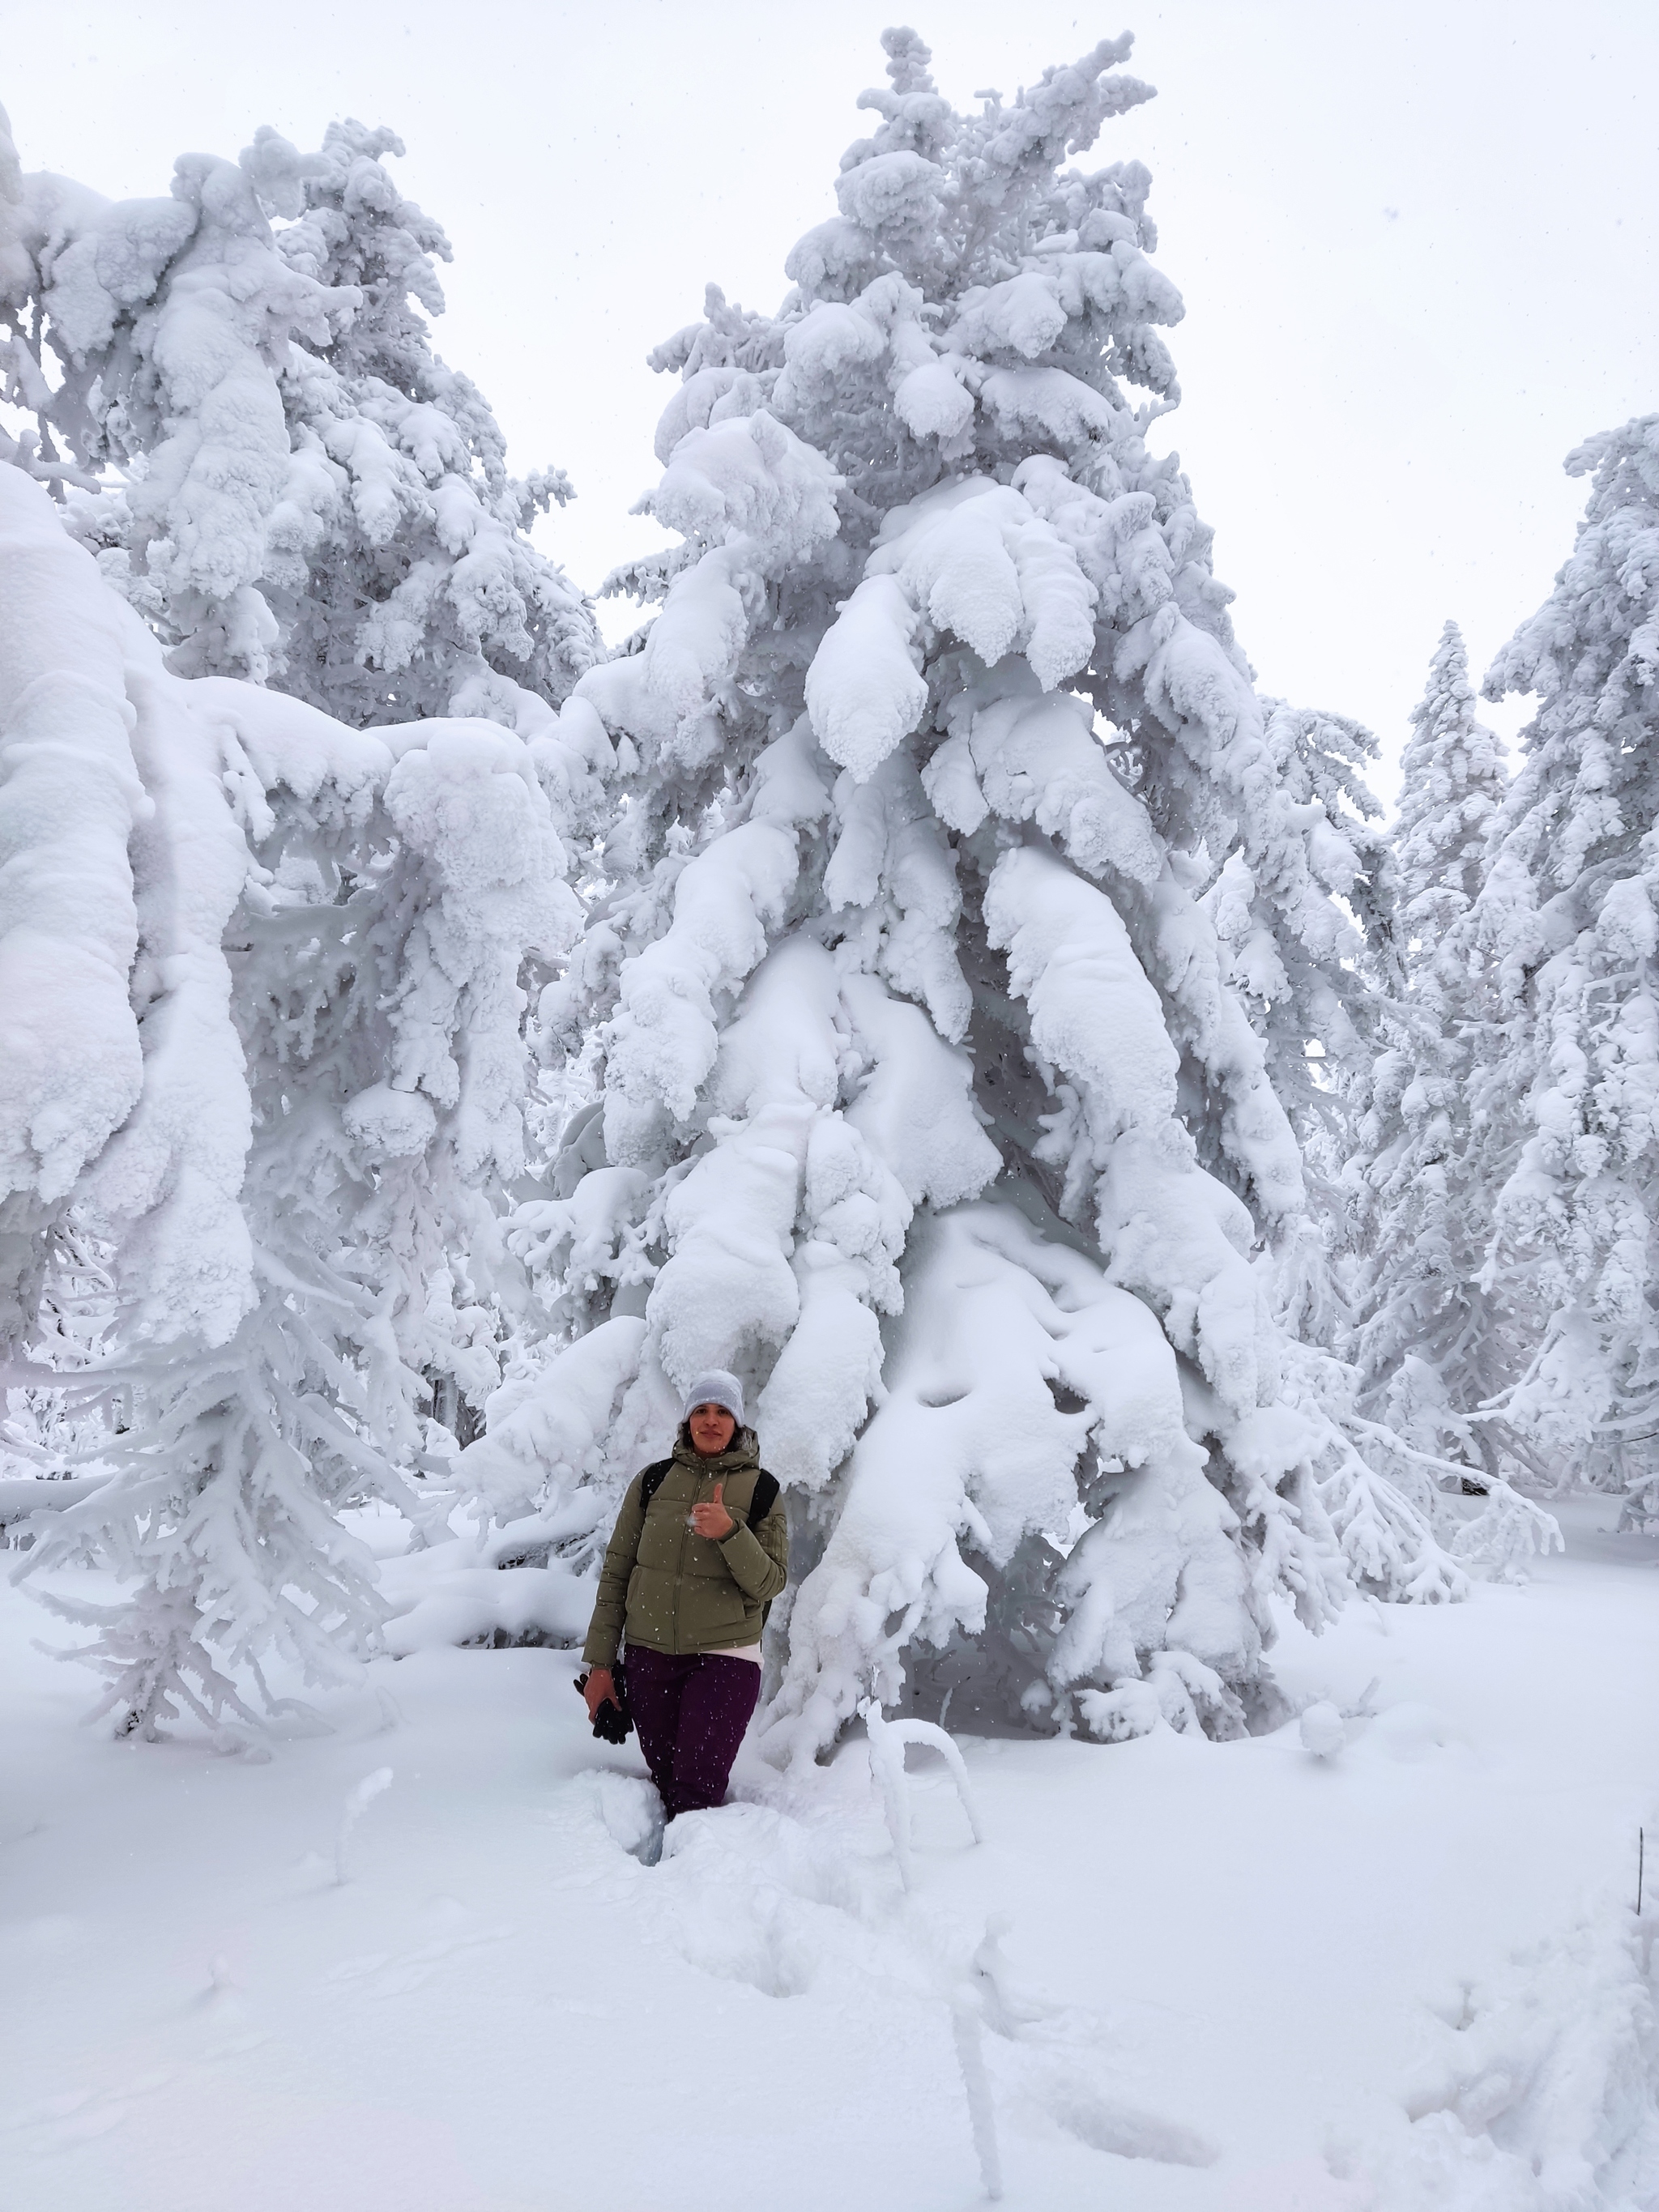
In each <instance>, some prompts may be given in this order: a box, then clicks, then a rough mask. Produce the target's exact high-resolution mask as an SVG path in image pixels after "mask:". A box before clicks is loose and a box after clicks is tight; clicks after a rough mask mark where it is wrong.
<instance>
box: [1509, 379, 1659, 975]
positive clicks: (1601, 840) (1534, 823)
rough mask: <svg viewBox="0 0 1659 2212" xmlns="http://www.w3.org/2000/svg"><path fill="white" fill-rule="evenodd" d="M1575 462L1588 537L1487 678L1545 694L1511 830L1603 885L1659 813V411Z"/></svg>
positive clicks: (1586, 888) (1572, 882)
mask: <svg viewBox="0 0 1659 2212" xmlns="http://www.w3.org/2000/svg"><path fill="white" fill-rule="evenodd" d="M1567 470H1568V473H1569V474H1570V475H1573V476H1589V477H1593V479H1594V481H1593V483H1592V486H1591V490H1590V495H1589V501H1588V502H1587V504H1586V507H1585V512H1584V519H1583V521H1582V522H1581V523H1580V525H1579V526H1578V535H1577V544H1575V546H1574V548H1573V550H1572V553H1571V557H1570V558H1569V559H1568V560H1567V562H1565V565H1564V566H1563V567H1562V568H1561V569H1560V571H1559V574H1558V575H1557V577H1556V580H1555V587H1554V589H1553V592H1551V594H1550V596H1549V598H1548V599H1547V600H1546V601H1545V602H1544V604H1543V605H1542V606H1541V608H1540V609H1539V610H1538V612H1537V613H1536V614H1535V615H1534V616H1533V617H1531V619H1530V620H1529V621H1528V622H1526V623H1522V626H1521V628H1520V629H1518V630H1517V631H1516V634H1515V635H1514V637H1513V638H1511V639H1510V642H1509V643H1508V645H1506V646H1505V647H1504V649H1503V651H1502V652H1501V653H1499V654H1498V658H1497V659H1496V660H1495V661H1494V662H1493V663H1492V668H1491V670H1490V671H1488V673H1487V676H1486V683H1485V685H1484V687H1483V688H1484V690H1485V691H1486V696H1487V697H1488V698H1491V699H1499V698H1502V697H1504V696H1505V695H1506V694H1507V693H1509V692H1512V691H1534V692H1536V693H1538V694H1539V695H1540V705H1539V708H1538V712H1537V714H1536V715H1535V716H1534V720H1532V722H1531V723H1529V724H1528V727H1527V728H1526V730H1525V731H1524V732H1522V738H1521V744H1522V752H1523V756H1524V757H1523V761H1522V767H1521V769H1520V772H1519V774H1518V775H1517V776H1516V784H1515V791H1514V794H1513V798H1512V800H1511V803H1510V806H1509V807H1508V809H1506V812H1505V842H1506V843H1509V842H1511V841H1512V840H1513V839H1514V838H1516V836H1520V837H1522V839H1523V841H1524V842H1526V844H1527V845H1528V849H1529V850H1530V851H1532V852H1534V853H1535V854H1537V856H1538V859H1539V873H1540V876H1541V878H1544V879H1545V880H1546V881H1548V882H1553V884H1555V885H1556V886H1558V887H1559V890H1560V891H1561V892H1562V893H1563V894H1565V895H1572V894H1575V893H1576V894H1577V895H1578V896H1579V897H1580V898H1581V899H1582V897H1583V895H1584V894H1587V893H1588V894H1589V895H1591V896H1592V899H1593V897H1594V893H1595V890H1596V888H1597V887H1598V886H1600V885H1601V884H1603V883H1604V881H1605V879H1606V878H1607V876H1608V874H1609V872H1611V874H1613V875H1615V876H1616V875H1620V874H1623V873H1626V872H1628V871H1627V869H1626V867H1625V866H1623V865H1622V862H1623V860H1624V856H1626V854H1629V853H1631V852H1632V850H1633V849H1634V848H1635V846H1636V845H1637V843H1638V842H1639V841H1640V839H1641V838H1642V837H1643V836H1644V834H1645V832H1646V830H1647V829H1648V828H1649V826H1650V824H1651V823H1653V822H1654V820H1655V818H1656V816H1659V746H1656V744H1655V738H1656V734H1659V680H1656V679H1659V415H1644V416H1638V417H1637V418H1636V419H1635V420H1634V421H1632V422H1626V423H1625V424H1624V425H1623V426H1622V428H1619V429H1616V430H1606V431H1603V432H1601V434H1600V435H1598V436H1596V437H1594V438H1590V439H1588V440H1587V441H1585V443H1584V444H1583V445H1582V446H1580V447H1578V448H1577V451H1576V452H1574V453H1571V454H1569V456H1568V458H1567ZM1546 848H1547V859H1546V858H1545V851H1546ZM1543 942H1544V939H1539V945H1540V949H1541V945H1542V943H1543Z"/></svg>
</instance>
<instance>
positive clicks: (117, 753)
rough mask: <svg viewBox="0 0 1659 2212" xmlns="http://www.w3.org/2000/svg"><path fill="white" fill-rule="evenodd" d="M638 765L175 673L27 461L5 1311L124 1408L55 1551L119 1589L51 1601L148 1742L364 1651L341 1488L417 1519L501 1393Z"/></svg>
mask: <svg viewBox="0 0 1659 2212" xmlns="http://www.w3.org/2000/svg"><path fill="white" fill-rule="evenodd" d="M591 734H592V732H590V735H591ZM608 767H609V753H608V749H604V748H603V740H602V739H601V740H600V741H599V749H597V750H591V751H590V752H589V753H587V754H586V755H581V756H578V755H576V754H574V753H572V752H571V751H570V750H569V749H568V746H566V745H564V744H561V743H560V741H559V739H558V738H556V736H551V735H544V736H541V737H538V738H535V739H532V740H531V741H529V742H526V740H525V739H523V738H520V737H519V736H518V735H516V734H515V733H513V732H508V731H506V730H503V729H501V728H500V727H498V726H495V724H493V723H491V722H489V721H485V720H428V721H425V722H422V723H418V724H415V725H411V726H407V727H405V728H403V729H387V730H384V731H380V732H359V731H355V730H352V729H349V728H348V727H346V726H343V725H342V724H341V723H339V722H337V721H334V720H330V719H329V718H328V717H327V716H325V715H323V714H319V713H318V712H317V710H316V709H315V708H311V707H308V706H306V705H305V704H303V703H302V702H300V701H297V700H293V699H287V698H283V697H282V696H279V695H277V694H276V693H274V692H271V691H269V690H261V689H259V688H258V687H256V686H254V685H252V684H247V683H239V682H235V681H232V680H228V679H226V678H204V679H197V680H195V681H191V680H187V679H185V678H179V677H178V676H176V675H173V674H172V673H170V672H169V671H167V669H166V668H165V667H164V666H163V665H161V647H160V646H159V644H158V643H157V642H156V641H155V639H154V638H153V637H152V636H151V635H149V633H148V632H147V631H146V629H144V627H143V624H142V623H140V622H139V620H138V619H137V616H136V615H135V614H134V613H133V611H131V608H130V607H127V606H125V605H123V604H122V602H121V600H120V599H118V597H117V596H116V595H115V594H114V593H113V592H112V591H111V590H110V589H109V588H108V587H107V586H106V584H105V583H103V582H102V581H100V577H99V574H98V572H97V569H96V568H95V567H94V563H93V562H92V560H91V559H90V557H89V556H88V554H87V553H86V552H85V551H84V550H82V549H81V548H79V547H77V546H76V545H75V544H72V543H71V541H70V538H69V537H68V536H67V534H66V533H65V532H64V530H63V529H62V527H61V526H60V524H59V522H58V518H57V515H56V513H55V511H54V509H53V507H52V504H51V502H50V501H48V499H47V498H46V495H45V494H44V493H43V492H42V491H41V490H40V489H39V487H38V486H33V485H31V484H29V483H27V482H26V481H25V478H24V476H23V475H22V473H21V472H20V471H17V470H16V469H15V468H0V844H3V848H4V849H5V851H6V852H7V854H8V865H7V867H6V870H5V872H4V876H3V881H0V1001H3V1004H4V1006H5V1010H6V1024H7V1033H6V1044H7V1049H6V1053H5V1055H4V1059H3V1066H0V1321H3V1322H4V1323H5V1324H6V1328H5V1335H6V1338H7V1340H9V1342H10V1343H12V1344H15V1345H17V1346H19V1347H20V1348H21V1349H22V1350H23V1351H24V1352H25V1353H26V1355H27V1352H29V1351H30V1350H31V1349H32V1348H36V1347H38V1350H39V1352H40V1358H41V1361H42V1375H41V1379H42V1381H43V1383H44V1382H47V1381H50V1382H52V1383H54V1384H56V1385H58V1386H59V1387H61V1389H63V1390H64V1393H65V1394H66V1395H67V1396H68V1398H69V1400H70V1406H71V1409H72V1410H73V1409H74V1408H76V1407H86V1406H88V1405H93V1404H96V1403H99V1402H102V1403H103V1404H105V1405H108V1404H110V1402H111V1401H112V1400H113V1401H114V1402H115V1403H116V1404H117V1405H118V1407H119V1408H120V1413H121V1416H122V1418H121V1419H120V1420H119V1421H118V1423H112V1424H111V1425H110V1426H111V1427H112V1429H114V1430H117V1431H118V1433H114V1434H110V1435H106V1439H105V1441H104V1442H103V1443H102V1444H101V1445H100V1447H99V1448H98V1451H97V1456H98V1458H99V1459H100V1462H102V1463H104V1464H105V1465H110V1464H113V1467H114V1468H115V1473H114V1474H113V1477H112V1480H109V1481H108V1482H106V1483H105V1484H104V1485H103V1486H102V1487H101V1488H100V1489H99V1490H98V1491H97V1492H95V1493H94V1495H92V1496H90V1497H88V1498H85V1499H83V1500H82V1501H81V1502H80V1503H79V1504H76V1505H74V1506H72V1507H70V1509H69V1510H66V1511H65V1512H64V1513H62V1514H59V1515H56V1516H51V1526H50V1528H47V1529H46V1530H44V1531H43V1533H42V1535H41V1539H40V1541H39V1543H38V1544H37V1545H36V1547H35V1549H34V1551H33V1553H30V1554H29V1557H28V1561H27V1565H29V1566H30V1567H31V1568H32V1569H33V1568H38V1567H40V1566H50V1565H52V1564H53V1563H54V1562H55V1561H56V1560H58V1559H60V1558H63V1557H65V1556H75V1555H76V1554H77V1553H79V1552H80V1551H81V1549H82V1547H86V1546H88V1545H93V1546H95V1547H96V1548H97V1550H98V1551H99V1552H100V1553H101V1555H102V1556H103V1557H104V1558H106V1559H107V1560H108V1561H109V1562H110V1564H111V1565H112V1566H113V1567H114V1568H115V1570H116V1571H117V1572H118V1575H119V1576H121V1577H123V1579H124V1580H125V1581H126V1582H127V1583H128V1584H129V1586H130V1587H129V1592H128V1594H127V1595H125V1596H124V1597H123V1598H122V1599H120V1600H119V1601H114V1602H112V1603H110V1604H108V1605H94V1606H75V1607H70V1606H68V1605H59V1606H58V1610H60V1611H67V1612H69V1613H70V1615H71V1617H72V1618H74V1619H76V1620H78V1621H80V1622H81V1623H82V1625H83V1626H90V1627H94V1628H95V1629H96V1630H97V1631H98V1634H97V1636H96V1637H95V1638H94V1640H93V1641H92V1642H91V1643H90V1644H88V1645H86V1646H85V1647H84V1649H82V1650H81V1651H80V1652H79V1653H78V1654H77V1656H80V1657H82V1658H84V1659H86V1660H88V1662H90V1663H92V1664H94V1665H95V1666H97V1667H98V1668H100V1670H101V1671H102V1672H103V1674H105V1676H106V1698H105V1702H106V1707H107V1708H109V1709H111V1710H113V1711H117V1712H118V1714H119V1716H120V1720H121V1725H122V1726H123V1727H125V1728H127V1729H132V1730H136V1731H137V1732H139V1733H141V1734H143V1735H154V1734H156V1733H158V1732H161V1730H163V1729H165V1727H166V1726H167V1723H170V1722H176V1721H177V1720H179V1718H181V1717H184V1716H185V1715H187V1714H193V1715H195V1716H196V1717H197V1718H198V1719H199V1720H201V1721H203V1722H205V1723H208V1724H210V1725H211V1726H214V1727H216V1728H229V1729H232V1730H233V1732H234V1730H236V1729H238V1728H240V1727H245V1726H246V1723H249V1722H251V1721H252V1720H254V1719H256V1718H257V1717H258V1712H259V1710H260V1706H261V1704H262V1703H264V1704H266V1705H270V1704H277V1705H280V1703H281V1702H282V1699H281V1695H280V1693H278V1692H276V1691H274V1690H272V1689H270V1686H269V1685H270V1676H269V1674H268V1672H267V1669H268V1668H269V1666H270V1662H271V1660H272V1658H273V1656H276V1657H280V1658H283V1659H285V1660H287V1661H288V1662H292V1663H295V1664H297V1666H298V1668H299V1669H300V1670H301V1674H304V1675H308V1676H310V1677H312V1678H313V1679H314V1678H316V1677H319V1676H322V1677H325V1678H326V1677H327V1676H328V1675H330V1674H332V1673H334V1672H336V1671H337V1669H338V1668H339V1667H340V1666H341V1664H342V1663H343V1662H344V1661H345V1660H346V1659H347V1658H348V1657H349V1655H350V1653H351V1652H352V1651H353V1650H357V1649H361V1648H362V1646H363V1644H364V1643H365V1641H366V1640H368V1639H370V1638H372V1637H373V1634H374V1630H375V1627H376V1625H377V1623H378V1620H379V1617H380V1601H379V1598H378V1595H377V1594H376V1592H375V1589H374V1576H373V1563H372V1561H371V1560H370V1559H369V1558H368V1554H367V1553H366V1552H365V1551H364V1550H363V1548H362V1547H361V1545H359V1544H358V1543H357V1542H356V1540H355V1539H353V1538H352V1537H351V1536H349V1534H347V1532H346V1530H345V1528H344V1527H343V1524H342V1522H340V1520H339V1518H338V1516H337V1507H338V1506H339V1505H341V1504H343V1503H345V1502H347V1501H348V1500H349V1498H353V1497H357V1496H362V1495H363V1494H365V1493H373V1492H380V1493H381V1494H384V1495H390V1496H393V1497H396V1498H398V1500H399V1502H400V1503H402V1504H403V1505H404V1508H405V1510H410V1511H411V1513H414V1514H416V1517H418V1508H417V1507H416V1504H415V1501H414V1499H413V1498H412V1497H411V1495H410V1492H409V1490H408V1488H407V1486H406V1485H405V1484H404V1480H403V1479H402V1472H401V1471H403V1470H407V1468H409V1467H410V1463H411V1462H412V1460H413V1459H414V1456H415V1455H416V1451H417V1449H418V1448H419V1446H420V1444H421V1443H422V1429H421V1424H420V1420H419V1418H418V1416H419V1413H420V1411H421V1401H422V1398H423V1397H424V1395H425V1394H426V1392H427V1389H428V1386H429V1383H430V1381H431V1379H432V1378H433V1377H434V1376H448V1377H450V1378H453V1381H454V1382H455V1383H457V1384H458V1385H459V1387H460V1388H461V1389H465V1390H467V1391H469V1392H471V1393H472V1394H474V1395H476V1396H477V1398H479V1399H482V1398H483V1396H484V1395H486V1393H487V1392H488V1390H489V1389H490V1388H491V1387H492V1385H493V1384H494V1383H495V1380H496V1375H497V1370H496V1354H495V1343H494V1328H493V1322H492V1317H491V1315H490V1312H489V1307H488V1301H489V1297H490V1295H491V1294H492V1293H496V1294H499V1293H500V1292H501V1291H502V1289H503V1288H504V1287H505V1288H506V1289H507V1290H508V1291H510V1289H511V1283H510V1278H511V1276H512V1273H513V1265H514V1263H513V1261H512V1260H511V1258H510V1255H507V1252H506V1251H505V1249H504V1247H503V1245H502V1243H501V1236H500V1229H499V1214H500V1210H501V1205H502V1202H503V1200H504V1198H505V1195H506V1193H507V1190H508V1188H510V1186H511V1184H512V1183H513V1180H514V1179H515V1177H516V1176H518V1174H519V1173H520V1169H521V1166H522V1157H523V1155H522V1118H523V1109H524V1102H525V1094H526V1088H527V1082H526V1076H527V1071H526V1055H525V1045H524V1039H523V1022H524V1016H525V1012H526V993H525V990H524V988H523V983H522V981H521V976H522V973H523V971H524V970H525V969H526V963H533V962H534V961H535V960H537V959H538V958H544V959H546V958H551V957H553V956H556V954H557V953H559V952H560V951H562V950H563V949H564V947H565V946H566V945H568V942H569V940H570V939H571V938H572V936H573V935H574V931H575V928H576V926H577V924H578V922H579V920H580V913H579V908H578V906H577V902H576V900H575V898H574V895H573V894H572V892H571V890H569V888H568V884H567V883H566V882H565V880H564V878H565V875H566V872H567V846H566V843H565V842H564V841H563V840H562V838H561V836H560V834H559V832H560V829H563V830H564V832H565V833H566V837H567V838H568V836H569V835H570V833H571V831H572V829H576V830H578V831H579V832H580V833H581V834H588V833H590V832H591V826H592V824H591V821H589V822H587V823H586V824H585V823H584V822H583V818H582V817H583V809H584V807H587V808H589V810H590V811H591V809H592V801H593V800H594V799H595V798H596V796H597V793H598V790H599V780H600V778H602V776H603V775H604V774H605V772H606V770H607V769H608ZM86 1237H91V1238H92V1239H93V1240H94V1249H96V1251H97V1252H98V1253H99V1254H100V1255H104V1256H105V1258H106V1262H107V1269H108V1273H109V1276H110V1279H111V1298H110V1302H109V1303H110V1305H111V1309H112V1311H111V1316H110V1327H109V1328H108V1330H107V1331H106V1334H105V1335H104V1337H103V1339H102V1340H101V1341H100V1343H99V1344H98V1345H97V1346H95V1347H94V1351H95V1355H96V1356H94V1357H93V1358H90V1359H88V1358H87V1357H86V1356H85V1353H84V1349H83V1348H82V1347H81V1346H76V1347H75V1357H74V1358H73V1359H72V1360H71V1361H70V1362H68V1363H65V1362H64V1360H63V1359H61V1358H56V1357H55V1356H54V1346H53V1345H52V1343H51V1342H50V1341H42V1335H41V1331H40V1328H39V1327H38V1326H37V1322H36V1315H37V1313H38V1312H39V1310H40V1304H41V1297H42V1291H43V1287H44V1288H45V1289H46V1291H47V1293H48V1305H49V1304H50V1295H49V1294H50V1291H51V1287H52V1286H51V1285H50V1283H49V1282H48V1283H47V1284H46V1285H44V1286H43V1284H42V1279H41V1278H42V1272H43V1269H42V1264H41V1263H42V1261H45V1262H46V1263H47V1265H48V1266H49V1265H50V1263H51V1261H52V1257H53V1255H54V1253H55V1252H60V1251H61V1252H62V1253H63V1254H64V1256H65V1258H66V1259H68V1260H70V1261H72V1260H74V1258H75V1256H76V1245H77V1243H78V1241H79V1240H82V1239H84V1238H86ZM66 1365H67V1367H68V1369H69V1370H70V1371H65V1370H66Z"/></svg>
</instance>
